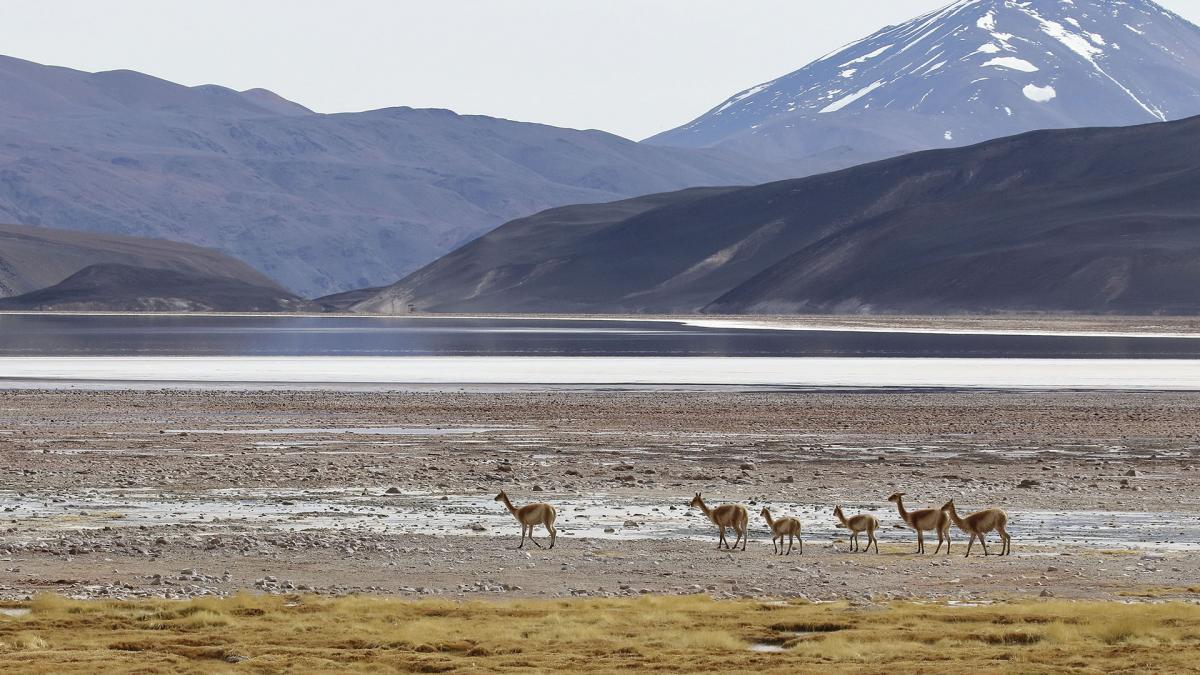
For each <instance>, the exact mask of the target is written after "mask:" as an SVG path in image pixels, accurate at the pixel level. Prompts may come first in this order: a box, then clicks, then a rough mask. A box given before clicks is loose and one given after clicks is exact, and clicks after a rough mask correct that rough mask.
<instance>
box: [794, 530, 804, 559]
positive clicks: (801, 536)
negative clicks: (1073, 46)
mask: <svg viewBox="0 0 1200 675" xmlns="http://www.w3.org/2000/svg"><path fill="white" fill-rule="evenodd" d="M796 540H797V541H799V542H800V555H804V535H800V536H798V537H796Z"/></svg>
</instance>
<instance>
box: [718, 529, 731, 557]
mask: <svg viewBox="0 0 1200 675" xmlns="http://www.w3.org/2000/svg"><path fill="white" fill-rule="evenodd" d="M722 545H724V546H725V548H729V542H727V541H725V526H724V525H721V536H720V537H719V538H718V539H717V550H718V551H720V550H721V546H722Z"/></svg>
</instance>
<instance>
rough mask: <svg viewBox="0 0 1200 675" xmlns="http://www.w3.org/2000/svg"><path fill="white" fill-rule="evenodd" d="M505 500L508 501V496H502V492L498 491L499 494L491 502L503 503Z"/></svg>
mask: <svg viewBox="0 0 1200 675" xmlns="http://www.w3.org/2000/svg"><path fill="white" fill-rule="evenodd" d="M505 499H508V495H506V494H504V490H501V491H500V494H498V495H496V498H495V499H493V500H492V501H495V502H502V501H504V500H505Z"/></svg>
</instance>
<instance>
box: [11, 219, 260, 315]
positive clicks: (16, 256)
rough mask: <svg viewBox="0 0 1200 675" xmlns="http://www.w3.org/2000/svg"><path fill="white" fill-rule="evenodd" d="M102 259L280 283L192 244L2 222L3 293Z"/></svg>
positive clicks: (39, 283)
mask: <svg viewBox="0 0 1200 675" xmlns="http://www.w3.org/2000/svg"><path fill="white" fill-rule="evenodd" d="M98 263H120V264H124V265H134V266H138V267H150V268H161V269H170V270H175V271H178V272H187V273H192V274H201V275H206V276H217V277H228V278H230V279H235V280H238V281H242V282H245V283H247V284H250V285H254V286H265V287H272V288H276V289H278V286H276V284H275V283H274V282H273V281H271V280H270V279H268V278H267V277H265V276H263V275H262V274H260V273H259V272H257V271H255V270H254V269H253V268H251V267H250V266H249V265H247V264H245V263H243V262H241V261H239V260H235V259H234V258H231V257H229V256H227V255H224V254H222V253H218V252H216V251H212V250H209V249H206V248H201V247H199V246H192V245H191V244H180V243H176V242H170V241H163V240H159V239H139V238H134V237H121V236H117V235H106V234H92V233H87V232H72V231H70V230H55V229H50V228H45V227H27V226H22V225H0V297H6V296H11V295H21V294H23V293H28V292H29V291H34V290H38V289H40V288H45V287H46V286H51V285H53V284H57V283H58V282H60V281H62V280H63V279H66V278H67V277H69V276H71V275H72V274H75V273H76V272H78V271H79V270H81V269H83V268H85V267H89V266H91V265H95V264H98Z"/></svg>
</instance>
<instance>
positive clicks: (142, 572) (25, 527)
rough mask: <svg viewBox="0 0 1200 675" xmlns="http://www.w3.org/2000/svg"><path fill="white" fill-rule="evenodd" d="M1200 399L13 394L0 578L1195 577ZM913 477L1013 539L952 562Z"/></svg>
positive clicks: (344, 586) (439, 585)
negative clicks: (521, 515)
mask: <svg viewBox="0 0 1200 675" xmlns="http://www.w3.org/2000/svg"><path fill="white" fill-rule="evenodd" d="M1198 413H1200V394H1163V393H1140V394H1133V393H1127V394H1114V393H1107V394H1103V395H1101V394H1087V393H989V392H944V393H933V392H899V393H790V392H770V393H745V392H742V393H735V392H708V393H681V392H594V393H581V392H551V393H498V392H462V393H447V392H424V393H393V394H384V393H361V392H360V393H353V392H312V391H306V392H280V391H274V392H245V391H242V392H220V391H190V392H189V391H169V392H168V391H136V392H122V391H109V392H72V391H7V392H0V458H2V459H3V463H2V464H0V480H2V483H0V487H2V488H3V489H0V508H2V509H3V512H2V513H0V517H2V520H0V598H23V597H25V596H28V595H30V594H33V593H36V592H39V591H44V590H55V591H59V592H63V593H66V594H69V595H74V596H80V597H138V596H146V595H151V596H167V597H188V596H195V595H206V594H229V593H233V592H236V591H238V590H243V589H250V590H255V589H257V590H266V591H272V592H290V591H293V590H309V591H315V592H322V593H335V594H340V593H350V592H383V593H401V594H410V595H411V594H429V593H437V594H446V595H450V596H454V597H458V596H461V595H488V596H493V595H501V594H512V595H523V596H568V595H636V594H640V593H646V592H655V593H659V592H663V593H692V592H706V593H710V594H713V595H716V596H719V597H725V596H783V597H807V598H812V599H833V598H850V599H853V600H863V599H870V600H881V599H887V598H905V597H922V598H925V597H938V598H948V599H958V600H976V599H981V598H996V597H1013V596H1043V595H1055V596H1059V597H1096V598H1113V597H1121V598H1124V597H1137V596H1142V597H1184V598H1189V599H1197V598H1200V588H1197V581H1196V580H1197V579H1198V578H1200V561H1198V557H1197V556H1196V555H1195V554H1196V552H1197V550H1198V549H1200V546H1197V544H1196V542H1197V541H1200V487H1198V486H1197V485H1196V481H1195V477H1196V476H1197V475H1200V474H1197V473H1196V471H1197V468H1198V467H1200V457H1198V449H1200V414H1198ZM501 487H503V488H505V489H507V490H508V492H509V494H510V495H512V496H513V498H514V501H517V502H518V503H524V502H527V501H531V500H546V501H550V502H552V503H554V504H555V505H556V506H558V510H559V521H558V522H559V526H560V533H559V538H558V546H557V547H556V548H555V549H553V550H552V551H551V550H542V549H537V548H534V547H532V546H529V545H527V548H526V550H522V551H518V550H515V546H516V544H517V541H518V538H519V528H518V526H517V525H516V522H515V520H513V519H512V518H511V517H510V516H509V515H508V514H507V513H505V512H504V511H503V509H502V508H501V506H500V505H499V504H496V503H494V502H493V501H492V500H491V498H492V496H493V495H494V494H495V493H496V492H497V491H498V489H499V488H501ZM897 490H899V491H904V492H906V493H907V494H908V497H907V499H908V500H909V501H910V503H909V507H910V508H915V507H923V506H927V505H934V504H938V505H940V504H941V503H942V502H943V501H945V500H947V499H950V498H953V499H955V500H956V503H957V504H958V505H959V507H960V509H961V510H963V511H966V510H970V509H973V508H978V507H984V506H992V505H1002V506H1004V507H1005V508H1007V509H1009V511H1010V515H1011V516H1012V527H1011V529H1012V531H1013V533H1014V537H1015V539H1014V546H1013V549H1014V554H1015V555H1013V556H1011V557H1008V558H1003V559H1001V558H996V557H994V556H993V557H991V558H984V557H982V556H973V557H972V558H970V559H963V558H962V557H961V553H962V552H964V550H965V547H964V545H965V543H966V536H965V535H962V534H961V533H959V532H957V531H955V533H954V537H955V539H954V555H952V556H950V557H945V556H938V557H935V556H933V555H925V556H917V555H914V554H913V553H912V552H913V550H914V549H915V537H914V536H913V533H912V532H911V531H906V530H901V529H898V527H897V524H898V522H899V519H898V517H897V516H896V513H895V510H894V508H893V507H892V505H891V504H889V503H887V501H886V498H887V496H888V495H889V494H891V493H892V492H893V491H897ZM695 492H703V493H704V494H705V496H706V497H708V498H709V499H711V502H712V503H718V502H727V501H737V502H741V503H743V504H746V505H747V506H749V507H750V509H751V516H752V517H751V537H750V542H749V547H748V550H747V551H746V552H744V553H743V552H737V553H728V552H718V551H717V550H715V548H714V547H715V544H716V535H715V529H714V528H712V527H711V526H709V525H708V524H707V522H706V521H704V519H703V517H702V516H701V515H700V514H698V513H696V512H695V511H692V510H688V509H687V506H686V504H687V502H688V500H689V499H690V498H691V496H692V495H693V494H694V493H695ZM834 504H843V505H845V506H846V507H847V509H848V510H852V511H864V512H872V513H874V514H875V515H877V516H878V517H879V518H880V520H881V521H882V524H883V528H882V531H881V533H880V541H881V544H882V553H881V554H879V555H875V554H873V553H872V554H863V555H851V554H849V553H847V552H846V535H845V531H844V530H839V529H837V528H835V527H833V520H832V517H831V516H830V509H831V507H832V506H833V505H834ZM762 505H769V506H771V507H772V509H773V510H774V511H775V512H776V514H777V515H780V514H784V513H794V514H797V515H799V516H800V517H801V519H802V520H803V522H804V525H805V528H806V534H805V548H804V554H803V556H800V555H795V554H794V555H792V556H790V557H783V558H781V557H773V556H772V554H771V544H770V540H769V537H768V535H767V533H766V532H767V531H766V529H765V525H764V523H763V521H762V520H761V519H760V518H758V516H757V513H758V510H759V508H761V506H762ZM543 536H544V535H541V534H539V541H540V542H541V543H542V544H546V543H547V542H546V541H545V539H544V538H543ZM991 541H992V542H993V544H994V543H995V542H996V539H995V537H994V535H993V537H992V539H991ZM935 544H936V542H935V543H934V544H930V546H929V550H930V551H932V549H933V546H934V545H935ZM975 550H976V552H981V551H979V547H978V546H976V549H975ZM994 551H995V549H993V552H994Z"/></svg>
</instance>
